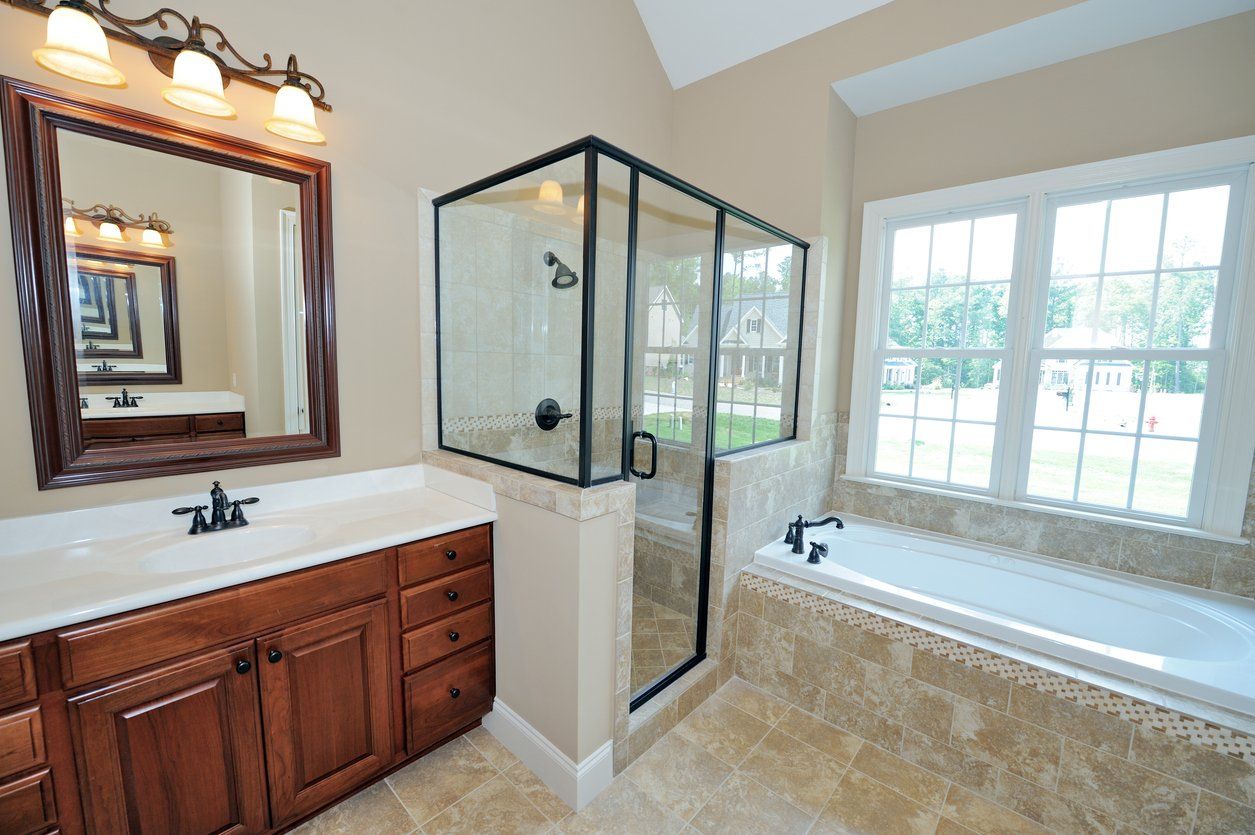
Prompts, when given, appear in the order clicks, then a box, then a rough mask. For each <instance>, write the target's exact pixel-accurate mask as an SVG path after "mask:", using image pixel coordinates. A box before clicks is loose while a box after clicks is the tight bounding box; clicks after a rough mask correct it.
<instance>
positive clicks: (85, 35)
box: [32, 6, 126, 87]
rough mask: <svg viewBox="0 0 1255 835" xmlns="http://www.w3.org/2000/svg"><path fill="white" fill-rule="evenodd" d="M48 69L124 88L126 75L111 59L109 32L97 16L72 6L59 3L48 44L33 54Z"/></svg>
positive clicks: (49, 30) (79, 79)
mask: <svg viewBox="0 0 1255 835" xmlns="http://www.w3.org/2000/svg"><path fill="white" fill-rule="evenodd" d="M32 54H33V56H34V58H35V63H37V64H39V66H41V67H43V68H44V69H46V70H51V71H52V72H55V73H58V74H60V75H64V76H66V77H67V78H73V79H75V80H77V81H86V82H87V83H88V84H100V85H102V86H105V87H120V86H121V85H123V84H125V83H126V76H124V75H123V74H122V71H121V70H119V69H118V68H117V67H115V66H114V65H113V61H112V60H110V58H109V44H108V42H107V41H106V40H105V31H104V30H103V29H101V28H100V24H99V23H97V22H96V18H94V17H92V16H91V15H90V14H88V13H87V12H84V11H80V10H79V9H75V8H73V7H70V6H57V7H56V8H55V9H53V10H52V14H50V15H49V16H48V35H47V38H46V39H45V40H44V45H43V46H41V47H40V48H39V49H36V50H35V51H34V52H33V53H32Z"/></svg>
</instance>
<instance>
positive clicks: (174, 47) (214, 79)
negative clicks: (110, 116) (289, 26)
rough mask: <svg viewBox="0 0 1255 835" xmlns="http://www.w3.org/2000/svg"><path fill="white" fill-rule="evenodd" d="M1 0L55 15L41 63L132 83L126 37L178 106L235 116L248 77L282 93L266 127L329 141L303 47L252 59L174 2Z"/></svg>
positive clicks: (98, 79)
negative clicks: (123, 7) (234, 90)
mask: <svg viewBox="0 0 1255 835" xmlns="http://www.w3.org/2000/svg"><path fill="white" fill-rule="evenodd" d="M0 2H2V3H6V4H8V5H11V6H13V7H15V8H18V9H25V10H26V11H29V12H35V13H37V14H41V15H45V16H47V17H48V25H47V37H46V41H45V43H44V45H43V46H42V47H40V48H39V49H36V50H35V51H34V53H33V54H34V58H35V61H36V63H38V64H39V65H40V66H41V67H44V68H46V69H48V70H51V71H52V72H56V73H60V74H61V75H64V76H67V77H69V78H74V79H78V80H80V81H86V82H89V83H91V84H103V85H109V86H120V85H122V84H125V83H126V78H125V76H123V74H122V72H121V71H120V70H119V69H118V68H117V67H115V66H114V65H113V62H112V60H111V59H110V56H109V44H108V41H107V40H106V38H113V39H114V40H119V41H125V42H127V43H129V44H132V45H134V46H138V47H139V48H140V49H143V50H144V51H146V52H147V53H148V58H149V60H150V61H152V63H153V66H155V67H156V68H157V69H158V70H160V71H161V72H162V73H164V74H165V75H167V76H169V77H170V78H171V79H172V81H171V83H170V84H169V85H167V86H166V87H165V88H164V89H163V90H162V91H161V96H162V98H163V99H164V100H165V101H166V102H168V103H170V104H172V105H174V106H175V107H180V108H182V109H184V110H188V111H191V112H193V113H200V114H203V115H206V116H215V117H218V118H231V117H233V116H235V115H236V109H235V106H234V105H233V104H231V102H230V101H228V100H227V97H226V87H227V85H229V84H230V82H231V81H241V82H243V83H245V84H250V85H252V86H254V87H260V88H262V89H264V90H269V91H271V92H273V93H274V94H275V100H274V107H273V111H272V115H271V117H270V118H269V119H267V120H266V122H265V127H266V130H268V131H270V132H271V133H273V134H275V135H276V136H282V137H284V138H285V139H294V140H296V141H298V142H309V143H312V144H323V143H325V142H326V138H325V136H324V135H323V133H322V131H321V130H319V128H318V123H317V121H316V119H315V118H314V110H315V109H316V108H321V109H322V110H326V111H330V110H331V106H330V105H329V104H327V102H326V89H325V88H324V87H323V85H322V82H321V81H319V80H318V79H317V78H315V77H314V76H312V75H310V74H309V73H307V72H304V71H302V70H300V69H299V68H298V67H297V64H296V56H295V55H289V56H288V60H287V64H286V66H282V67H280V66H275V65H274V63H273V61H272V59H271V57H270V53H268V52H267V53H262V56H261V60H259V61H250V60H249V59H247V58H245V57H244V56H243V55H242V54H241V53H240V51H239V50H238V49H236V48H235V47H234V46H233V45H232V44H231V41H230V40H229V39H228V38H227V36H226V35H225V34H224V33H223V31H222V30H221V29H219V28H218V27H217V26H214V25H212V24H209V23H201V20H200V18H199V17H196V16H191V17H190V18H189V17H188V16H185V15H184V14H183V13H182V12H180V11H178V10H176V9H171V8H161V9H157V10H156V11H155V12H153V13H151V14H148V15H145V16H142V17H140V16H137V17H134V18H127V17H120V16H118V15H116V14H114V13H113V11H111V10H110V8H109V3H110V0H60V2H59V3H56V5H55V7H54V6H53V0H0ZM172 33H181V34H172ZM206 42H208V43H210V44H212V49H210V48H209V47H207V46H206ZM280 78H281V79H282V81H281V82H280V81H277V79H280ZM272 79H275V80H272ZM554 185H555V186H556V185H557V184H556V183H555V184H554ZM560 192H561V188H560V187H559V193H560Z"/></svg>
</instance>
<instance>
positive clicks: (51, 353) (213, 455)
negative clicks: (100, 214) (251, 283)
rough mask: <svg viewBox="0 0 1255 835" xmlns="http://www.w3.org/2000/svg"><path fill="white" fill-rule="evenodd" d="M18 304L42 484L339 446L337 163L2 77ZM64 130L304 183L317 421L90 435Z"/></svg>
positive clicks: (262, 459)
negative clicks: (125, 440) (136, 435)
mask: <svg viewBox="0 0 1255 835" xmlns="http://www.w3.org/2000/svg"><path fill="white" fill-rule="evenodd" d="M0 111H2V115H3V124H4V150H5V158H6V163H7V170H8V186H9V211H10V214H11V216H12V226H13V250H14V260H15V262H16V264H15V265H16V268H17V269H16V273H17V290H18V311H19V315H20V316H21V327H22V344H23V348H24V349H25V354H26V356H25V361H26V387H27V393H28V397H29V400H30V412H31V431H32V436H33V440H34V452H35V471H36V475H37V479H38V483H39V489H41V490H46V489H49V488H54V487H70V486H74V485H79V484H94V483H98V482H105V481H120V480H123V479H135V478H151V477H153V476H162V475H177V474H182V473H193V472H201V471H204V470H217V469H223V468H229V467H253V466H259V465H263V464H277V463H283V462H288V461H303V460H308V459H313V458H329V457H334V456H338V455H339V454H340V431H339V423H340V421H339V403H338V395H337V378H336V340H335V295H334V289H333V286H332V275H331V274H332V267H331V265H332V258H331V166H330V165H329V164H328V163H326V162H323V161H321V160H316V159H311V158H309V157H304V156H299V155H297V154H293V153H290V152H288V151H284V150H280V149H275V148H269V147H267V146H265V145H259V144H256V143H253V142H248V141H246V140H243V139H237V138H235V137H232V136H226V135H224V134H219V133H213V132H211V131H207V130H204V129H201V128H197V127H193V126H191V125H185V124H181V123H179V122H173V121H170V120H168V119H163V118H161V117H158V116H151V115H149V114H147V113H141V112H138V111H135V110H130V109H127V108H123V107H118V106H116V105H111V104H107V103H104V102H101V101H97V100H95V99H89V98H84V97H81V96H76V95H72V94H69V93H64V92H61V91H58V90H51V89H49V88H46V87H41V86H39V85H36V84H31V83H29V82H25V81H18V80H16V79H12V78H9V77H6V76H0ZM58 129H64V130H70V131H75V132H77V133H81V134H86V135H88V136H96V137H99V138H101V139H107V140H111V141H115V142H123V143H126V144H129V145H134V146H137V147H140V148H147V149H150V150H154V151H159V152H161V153H166V154H174V155H176V156H181V157H186V158H188V159H193V160H198V161H201V162H207V163H210V164H213V165H221V166H226V167H229V168H234V169H237V170H239V171H246V172H249V173H252V174H259V175H261V176H264V177H271V178H273V179H276V180H282V181H284V182H290V183H295V184H296V185H297V186H298V187H299V189H300V211H301V257H302V265H303V273H304V282H305V311H306V335H305V337H306V361H307V366H308V367H307V373H308V386H309V432H308V433H307V434H302V435H274V436H269V437H261V438H243V439H224V440H202V441H196V442H193V443H187V442H180V443H170V444H161V445H153V446H144V447H119V448H115V449H91V450H87V449H85V448H84V446H83V433H82V426H81V422H82V418H81V416H80V412H79V401H78V373H77V367H76V363H75V354H74V333H73V318H72V315H71V311H70V299H69V293H67V292H66V289H65V288H66V287H67V286H68V265H67V261H66V248H65V240H64V236H63V231H62V228H63V227H62V217H61V187H60V177H59V172H60V166H59V160H58V157H57V139H56V132H57V130H58Z"/></svg>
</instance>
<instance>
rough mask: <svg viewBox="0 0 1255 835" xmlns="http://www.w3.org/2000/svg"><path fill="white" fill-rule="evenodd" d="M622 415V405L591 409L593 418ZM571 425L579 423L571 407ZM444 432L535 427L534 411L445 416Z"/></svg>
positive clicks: (577, 414) (578, 415)
mask: <svg viewBox="0 0 1255 835" xmlns="http://www.w3.org/2000/svg"><path fill="white" fill-rule="evenodd" d="M622 415H623V407H622V406H598V407H596V408H594V409H593V420H618V419H619V418H620V417H622ZM571 417H572V418H574V422H573V423H572V425H574V426H578V425H579V417H580V410H579V409H572V410H571ZM442 425H443V426H444V431H446V432H476V431H484V430H490V429H529V428H530V429H534V428H535V427H536V414H535V412H513V413H510V414H503V415H471V416H469V417H451V418H445V419H444V423H443V424H442Z"/></svg>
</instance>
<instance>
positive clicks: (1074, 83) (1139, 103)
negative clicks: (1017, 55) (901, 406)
mask: <svg viewBox="0 0 1255 835" xmlns="http://www.w3.org/2000/svg"><path fill="white" fill-rule="evenodd" d="M895 5H896V4H895ZM1250 134H1255V12H1247V13H1246V14H1241V15H1235V16H1233V17H1229V18H1225V19H1222V20H1218V21H1215V22H1213V23H1207V24H1203V25H1202V26H1195V27H1192V28H1189V29H1183V30H1180V31H1178V32H1172V33H1169V34H1167V35H1161V36H1160V37H1157V38H1150V39H1147V40H1144V41H1138V42H1136V43H1132V44H1129V45H1127V46H1122V47H1117V48H1115V49H1109V50H1106V51H1105V52H1099V53H1095V54H1093V55H1087V56H1085V57H1082V58H1076V59H1074V60H1071V61H1065V62H1063V63H1060V64H1055V65H1053V66H1050V67H1044V68H1042V69H1039V70H1033V71H1031V72H1026V73H1021V74H1019V75H1015V76H1011V77H1009V78H1004V79H999V80H997V81H991V82H989V83H987V84H981V85H979V86H976V87H971V88H968V89H966V90H959V91H956V92H954V93H949V94H947V95H943V96H936V97H934V98H931V99H926V100H924V101H920V102H915V103H914V104H908V105H903V106H902V107H897V108H894V109H892V110H886V111H883V112H881V113H876V114H872V115H870V116H865V117H863V118H861V119H859V120H858V129H857V139H856V145H855V166H854V183H853V193H852V200H853V216H852V218H851V232H850V240H851V241H852V242H854V246H853V247H851V250H850V253H849V260H848V276H849V278H848V280H847V281H846V283H845V311H846V312H845V315H844V328H843V329H842V330H843V333H842V342H841V363H840V365H841V376H840V384H839V390H840V403H841V408H843V409H845V408H848V405H849V387H850V376H851V369H852V363H853V354H854V310H855V306H856V299H857V297H858V270H859V252H858V241H859V239H860V236H861V234H862V216H863V203H864V202H865V201H868V200H879V199H882V198H886V197H895V196H899V195H903V194H915V193H917V192H921V191H928V190H930V189H937V188H945V187H947V186H955V185H961V184H964V183H973V182H980V181H982V180H992V179H997V178H999V177H1009V176H1012V175H1014V174H1024V173H1028V172H1033V171H1043V170H1047V169H1051V168H1059V167H1062V166H1067V165H1078V164H1081V163H1086V162H1094V161H1097V160H1103V159H1111V158H1113V157H1122V156H1129V155H1132V154H1140V153H1146V152H1149V151H1157V150H1162V149H1165V148H1175V147H1180V146H1183V145H1194V144H1197V143H1200V142H1210V141H1213V140H1217V139H1227V138H1231V137H1236V136H1247V135H1250Z"/></svg>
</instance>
